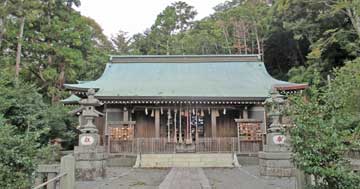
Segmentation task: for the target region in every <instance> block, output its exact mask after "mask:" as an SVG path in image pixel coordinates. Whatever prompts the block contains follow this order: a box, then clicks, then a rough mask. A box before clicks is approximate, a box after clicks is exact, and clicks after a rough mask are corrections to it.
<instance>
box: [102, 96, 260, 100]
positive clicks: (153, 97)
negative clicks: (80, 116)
mask: <svg viewBox="0 0 360 189" xmlns="http://www.w3.org/2000/svg"><path fill="white" fill-rule="evenodd" d="M96 98H98V99H100V100H155V101H156V100H160V101H161V100H168V101H169V100H170V101H171V100H175V101H177V100H180V101H196V100H198V101H216V100H221V101H264V100H265V99H266V98H267V97H204V96H96Z"/></svg>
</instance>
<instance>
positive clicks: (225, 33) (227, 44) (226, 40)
mask: <svg viewBox="0 0 360 189" xmlns="http://www.w3.org/2000/svg"><path fill="white" fill-rule="evenodd" d="M223 33H224V37H225V42H226V47H227V49H228V52H229V54H231V49H230V44H229V37H228V32H227V30H226V27H225V26H223Z"/></svg>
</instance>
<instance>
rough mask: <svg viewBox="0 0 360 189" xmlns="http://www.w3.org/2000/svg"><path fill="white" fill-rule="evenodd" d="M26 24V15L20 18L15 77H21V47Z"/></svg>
mask: <svg viewBox="0 0 360 189" xmlns="http://www.w3.org/2000/svg"><path fill="white" fill-rule="evenodd" d="M24 25H25V17H24V16H23V17H21V18H20V31H19V35H18V44H17V50H16V64H15V79H16V80H17V79H18V78H19V73H20V63H21V62H20V61H21V48H22V40H23V35H24Z"/></svg>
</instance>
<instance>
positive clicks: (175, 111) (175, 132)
mask: <svg viewBox="0 0 360 189" xmlns="http://www.w3.org/2000/svg"><path fill="white" fill-rule="evenodd" d="M176 114H177V109H175V110H174V142H175V143H176V142H177V137H176V134H177V131H176Z"/></svg>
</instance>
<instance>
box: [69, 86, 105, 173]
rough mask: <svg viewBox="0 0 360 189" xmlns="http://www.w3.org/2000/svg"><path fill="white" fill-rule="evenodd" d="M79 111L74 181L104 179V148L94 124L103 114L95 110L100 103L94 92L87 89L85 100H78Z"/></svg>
mask: <svg viewBox="0 0 360 189" xmlns="http://www.w3.org/2000/svg"><path fill="white" fill-rule="evenodd" d="M79 104H80V105H81V108H79V109H78V110H77V111H80V112H81V113H82V114H81V116H82V117H83V119H84V121H81V124H80V127H79V130H80V131H81V134H80V135H79V146H75V149H74V156H75V160H76V179H77V180H95V179H96V178H98V177H104V176H105V173H106V159H107V154H106V153H105V148H104V146H100V135H99V134H98V129H97V128H96V125H95V124H94V120H95V118H96V117H99V116H102V115H103V114H102V113H101V112H99V111H97V110H96V109H95V107H97V106H101V105H102V103H101V102H100V101H99V100H98V99H96V98H95V90H94V89H89V90H88V92H87V98H86V99H82V100H80V102H79Z"/></svg>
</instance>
